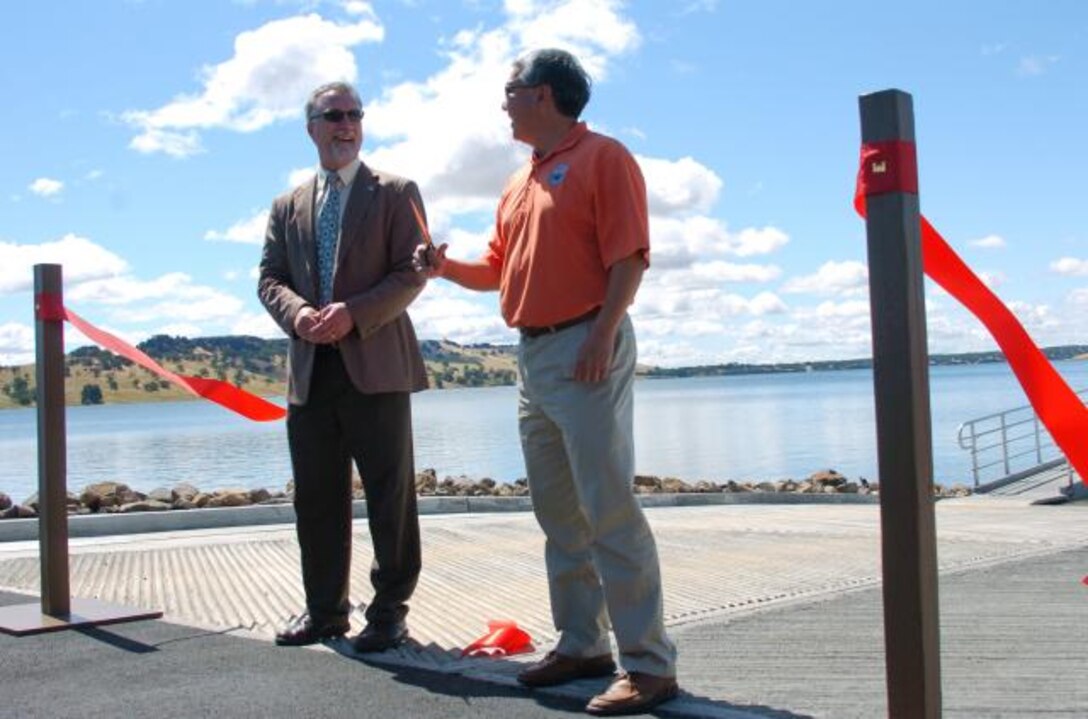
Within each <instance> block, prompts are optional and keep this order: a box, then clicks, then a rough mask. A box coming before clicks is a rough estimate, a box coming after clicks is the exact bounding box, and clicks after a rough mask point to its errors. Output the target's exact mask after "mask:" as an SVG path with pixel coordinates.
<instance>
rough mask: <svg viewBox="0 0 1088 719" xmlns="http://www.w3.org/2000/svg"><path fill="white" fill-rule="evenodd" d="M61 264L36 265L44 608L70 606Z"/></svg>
mask: <svg viewBox="0 0 1088 719" xmlns="http://www.w3.org/2000/svg"><path fill="white" fill-rule="evenodd" d="M63 291H64V290H63V282H62V279H61V268H60V265H35V266H34V310H35V312H34V316H35V321H34V326H35V330H36V334H37V359H36V364H35V376H36V380H37V385H38V387H37V392H38V514H39V520H38V547H39V550H40V555H41V583H42V613H43V614H49V615H51V616H65V615H67V614H68V613H69V612H70V611H71V603H70V599H71V593H70V591H69V587H68V480H67V444H66V434H65V426H64V320H63V319H62V318H59V317H55V316H52V315H51V313H50V312H49V308H51V307H55V308H59V307H62V306H63V304H64V303H63Z"/></svg>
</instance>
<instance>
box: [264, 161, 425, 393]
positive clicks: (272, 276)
mask: <svg viewBox="0 0 1088 719" xmlns="http://www.w3.org/2000/svg"><path fill="white" fill-rule="evenodd" d="M317 183H318V178H317V177H315V178H314V179H313V180H311V181H309V182H307V183H305V184H302V185H300V186H298V187H296V188H295V189H294V190H292V191H290V192H287V193H285V194H283V195H281V196H280V197H277V198H276V199H275V201H273V203H272V212H271V215H270V216H269V218H268V229H267V231H266V232H265V241H264V251H263V252H262V253H261V265H260V280H259V281H258V284H257V294H258V296H259V297H260V299H261V303H262V304H264V306H265V308H266V309H267V310H268V312H269V314H271V315H272V318H273V319H274V320H275V321H276V323H277V324H278V325H279V326H280V327H281V328H282V329H283V331H284V332H286V333H287V335H288V336H289V337H290V338H291V346H290V351H289V354H288V381H287V401H288V402H290V403H292V404H306V400H307V397H308V396H309V390H310V375H311V373H312V371H313V365H314V349H315V346H314V345H313V344H310V343H309V342H305V341H303V340H302V339H300V338H299V337H298V336H297V335H296V334H295V331H294V325H295V316H296V315H297V314H298V313H299V310H301V309H302V308H303V307H306V306H307V305H309V306H312V307H315V308H316V307H318V299H317V289H318V279H317V253H316V247H315V243H316V238H315V236H314V198H315V196H316V191H317ZM410 199H411V200H413V201H414V202H415V203H416V206H417V207H419V208H420V211H421V212H422V210H423V203H422V200H421V199H420V195H419V189H418V188H417V187H416V185H415V183H414V182H412V181H411V180H407V179H405V178H403V177H397V176H396V175H390V174H388V173H384V172H380V171H377V170H371V169H370V168H368V167H367V166H366V164H365V163H364V164H362V165H361V166H360V167H359V172H358V174H357V175H356V176H355V180H354V181H353V182H352V184H351V192H350V194H349V196H348V200H347V204H346V206H345V208H344V217H343V224H342V226H341V230H340V247H339V250H338V252H337V256H336V268H335V272H334V276H333V301H334V302H345V303H346V304H347V306H348V309H349V310H350V311H351V315H352V317H353V318H354V320H355V328H354V329H353V330H352V331H351V332H350V333H349V334H348V335H347V336H346V337H344V339H342V340H341V341H340V342H339V344H338V346H339V348H340V355H341V357H342V358H343V361H344V366H345V368H346V369H347V373H348V375H349V376H350V377H351V381H352V382H353V383H354V384H355V386H356V388H358V389H359V391H360V392H366V393H379V392H415V391H418V390H422V389H426V387H427V374H426V370H425V368H424V365H423V357H422V356H421V355H420V351H419V343H418V342H417V341H416V335H415V330H414V329H413V327H412V321H411V319H409V317H408V313H407V311H406V310H407V307H408V305H409V304H410V303H411V302H412V300H414V299H415V298H416V296H417V295H418V294H419V293H420V292H421V291H422V290H423V285H424V283H425V280H424V278H423V276H422V275H420V274H419V273H418V272H416V271H415V270H414V269H413V268H412V252H413V251H414V250H415V247H416V245H418V244H419V242H420V233H419V228H418V226H417V224H416V220H415V216H414V214H413V212H412V207H411V205H410V204H409V200H410Z"/></svg>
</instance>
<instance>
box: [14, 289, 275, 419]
mask: <svg viewBox="0 0 1088 719" xmlns="http://www.w3.org/2000/svg"><path fill="white" fill-rule="evenodd" d="M34 308H35V310H36V314H37V318H38V319H42V320H53V321H58V322H60V321H64V320H67V321H68V322H71V323H72V326H73V327H75V328H76V329H78V330H79V331H80V332H82V333H83V334H84V335H86V336H87V338H89V339H91V340H93V341H94V342H97V343H98V344H99V345H101V346H102V347H105V348H106V349H108V350H109V351H110V352H113V353H115V354H119V355H121V356H122V357H124V358H126V359H129V360H132V361H133V362H135V363H136V364H138V365H140V366H141V367H143V368H144V369H146V370H149V371H151V372H154V373H155V374H157V375H159V376H160V377H162V378H163V379H166V380H168V381H170V382H173V383H174V384H176V385H178V386H179V387H182V388H184V389H185V390H186V391H188V392H189V393H191V394H193V395H195V396H197V397H203V398H204V399H207V400H210V401H212V402H215V403H216V404H218V405H220V406H222V407H226V408H227V409H229V410H231V411H233V412H237V413H238V414H240V415H242V416H243V417H245V418H247V419H251V420H254V421H256V422H271V421H274V420H278V419H283V418H284V417H285V416H287V410H285V409H284V408H283V407H280V406H279V405H275V404H272V403H271V402H269V401H268V400H266V399H264V398H262V397H258V396H257V395H255V394H251V393H249V392H246V391H245V390H243V389H240V388H238V387H235V386H234V385H232V384H231V383H229V382H224V381H222V380H217V379H206V378H204V377H190V376H187V375H180V374H176V373H174V372H171V371H170V370H168V369H166V368H165V367H163V366H161V365H160V364H159V363H158V362H156V361H155V360H153V359H151V358H150V357H149V356H147V355H146V354H145V353H143V352H141V351H140V350H138V349H136V348H135V347H133V346H132V345H130V344H128V343H127V342H125V341H124V340H122V339H120V338H118V337H116V336H114V335H112V334H110V333H109V332H106V331H105V330H101V329H99V328H97V327H95V326H94V325H92V324H91V323H90V322H87V321H86V320H85V319H83V318H82V317H80V316H79V315H77V314H76V313H75V312H72V311H71V310H70V309H68V308H66V307H65V306H64V304H63V303H62V302H61V300H60V298H59V297H58V296H57V295H50V294H38V295H36V296H35V297H34Z"/></svg>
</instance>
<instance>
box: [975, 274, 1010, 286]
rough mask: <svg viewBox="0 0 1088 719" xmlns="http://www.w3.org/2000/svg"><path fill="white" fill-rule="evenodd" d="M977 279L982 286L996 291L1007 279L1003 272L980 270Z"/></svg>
mask: <svg viewBox="0 0 1088 719" xmlns="http://www.w3.org/2000/svg"><path fill="white" fill-rule="evenodd" d="M978 278H979V279H980V280H982V284H984V285H986V286H987V287H989V288H990V289H991V290H996V289H997V288H998V287H1000V286H1001V285H1003V284H1005V280H1006V279H1007V278H1006V276H1005V273H1004V272H1001V271H1000V270H981V271H979V272H978Z"/></svg>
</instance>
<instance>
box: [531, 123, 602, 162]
mask: <svg viewBox="0 0 1088 719" xmlns="http://www.w3.org/2000/svg"><path fill="white" fill-rule="evenodd" d="M587 132H589V128H588V127H586V124H585V123H584V122H576V123H574V125H573V126H572V127H571V128H570V129H569V130H567V134H566V135H563V139H562V140H560V141H559V144H557V145H556V146H555V147H553V148H552V151H551V152H549V153H548V154H547V155H541V156H537V154H536V153H535V152H534V153H533V160H532V161H533V165H534V166H535V165H539V164H541V163H543V162H547V161H548V160H550V159H551V158H553V157H555V156H556V155H558V154H559V153H561V152H566V151H567V150H569V149H570V148H572V147H574V146H575V145H577V144H578V141H579V140H581V139H582V138H583V137H585V136H586V133H587Z"/></svg>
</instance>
